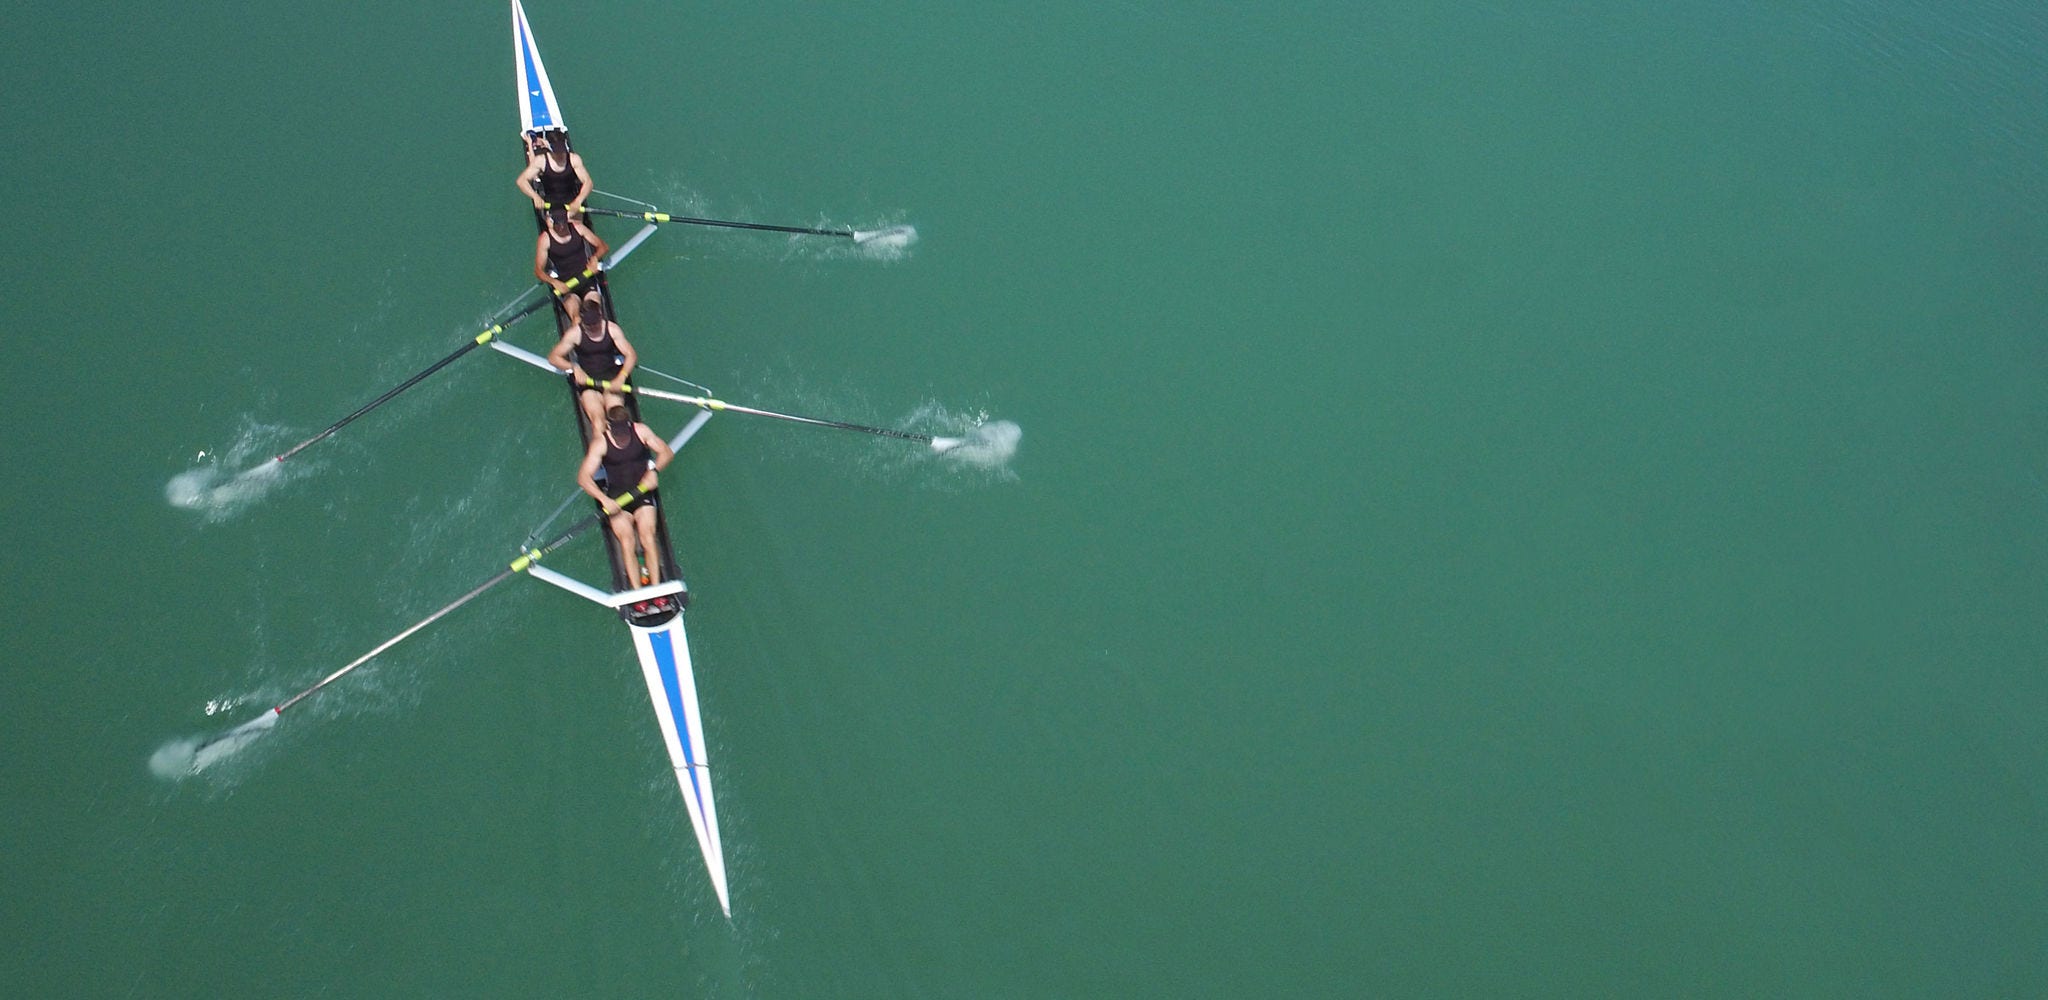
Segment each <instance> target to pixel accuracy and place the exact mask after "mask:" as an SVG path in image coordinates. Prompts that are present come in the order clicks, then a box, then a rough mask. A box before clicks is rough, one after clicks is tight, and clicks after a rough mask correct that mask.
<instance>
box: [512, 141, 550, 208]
mask: <svg viewBox="0 0 2048 1000" xmlns="http://www.w3.org/2000/svg"><path fill="white" fill-rule="evenodd" d="M539 176H540V158H539V157H536V156H533V155H532V154H528V155H527V157H526V169H525V170H521V171H520V172H519V179H518V180H516V181H514V182H513V185H514V186H515V187H517V188H519V193H520V194H523V195H525V196H526V200H528V201H530V202H533V207H535V208H539V207H541V206H542V205H544V204H546V203H545V202H543V201H541V200H540V192H539V191H537V190H535V189H534V186H533V181H534V178H536V177H539Z"/></svg>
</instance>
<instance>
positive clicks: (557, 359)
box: [548, 326, 576, 372]
mask: <svg viewBox="0 0 2048 1000" xmlns="http://www.w3.org/2000/svg"><path fill="white" fill-rule="evenodd" d="M575 347H576V328H575V327H574V326H571V327H569V332H567V333H564V334H562V339H561V340H558V341H556V342H555V349H554V350H552V351H549V352H548V364H551V365H554V366H555V367H556V368H559V369H561V370H562V371H565V372H566V371H570V370H571V366H570V364H569V352H570V351H571V350H574V349H575Z"/></svg>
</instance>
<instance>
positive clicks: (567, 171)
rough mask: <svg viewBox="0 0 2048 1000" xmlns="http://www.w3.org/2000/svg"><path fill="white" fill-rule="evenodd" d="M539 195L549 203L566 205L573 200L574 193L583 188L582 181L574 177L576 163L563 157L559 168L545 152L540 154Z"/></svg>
mask: <svg viewBox="0 0 2048 1000" xmlns="http://www.w3.org/2000/svg"><path fill="white" fill-rule="evenodd" d="M538 179H539V181H540V196H541V198H542V199H544V200H545V201H546V202H547V203H548V204H550V205H567V204H568V203H569V202H571V201H574V200H575V198H576V193H577V192H578V191H581V190H583V182H582V181H581V180H579V179H578V178H577V177H576V164H574V163H572V162H570V161H569V160H568V158H567V157H566V156H565V157H563V166H562V169H561V170H556V169H555V163H554V160H553V159H552V158H550V157H549V156H548V154H546V153H542V154H541V156H540V177H539V178H538Z"/></svg>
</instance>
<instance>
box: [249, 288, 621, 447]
mask: <svg viewBox="0 0 2048 1000" xmlns="http://www.w3.org/2000/svg"><path fill="white" fill-rule="evenodd" d="M596 273H597V272H595V271H585V272H583V273H582V274H581V275H578V276H576V277H574V278H571V279H569V280H568V281H567V282H566V284H567V285H568V286H569V288H570V290H572V291H573V290H574V289H575V288H576V286H578V285H580V284H582V283H583V282H584V281H586V280H588V279H589V278H590V276H591V275H593V274H596ZM561 294H562V293H558V292H552V291H551V292H550V293H549V294H548V295H543V296H541V297H540V298H538V299H535V300H533V301H532V302H529V303H527V304H526V305H524V306H521V307H520V309H519V311H518V312H515V313H513V314H512V315H510V316H507V317H505V318H504V319H502V320H499V321H498V322H496V323H493V324H491V325H490V327H488V328H487V329H485V330H484V332H482V333H479V334H477V335H476V336H475V337H473V338H471V339H470V341H469V343H467V344H464V345H462V346H461V347H458V348H456V349H455V353H453V354H450V355H448V356H447V357H445V358H442V359H441V360H439V361H436V362H434V363H433V364H431V365H428V366H427V367H426V368H425V369H423V370H422V371H421V372H420V373H419V374H417V375H414V376H413V377H411V378H409V379H406V380H405V381H403V382H400V383H398V385H396V386H394V387H392V389H391V390H390V391H389V392H386V393H385V394H383V395H382V396H378V397H377V398H376V399H373V400H370V401H369V402H367V403H364V404H363V405H362V406H361V407H358V408H357V409H356V411H355V412H354V413H351V414H349V415H348V416H346V417H343V418H341V419H340V420H337V421H335V422H334V423H332V424H330V425H328V427H327V429H326V430H323V431H321V432H320V433H318V434H315V435H313V436H312V437H309V438H307V439H305V440H304V441H301V442H299V443H298V444H295V445H292V446H291V447H290V448H287V449H285V450H284V452H282V453H281V454H279V455H278V456H277V457H276V458H275V459H273V461H277V462H282V461H284V460H285V459H287V458H290V457H292V456H293V455H296V454H298V453H299V452H302V451H305V450H306V449H307V448H310V447H312V446H313V445H316V444H319V443H320V442H321V441H324V440H326V439H327V438H328V437H329V436H331V435H332V434H333V433H334V432H335V431H338V430H340V429H342V428H344V427H347V426H348V425H349V424H351V423H354V422H355V420H356V418H357V417H360V416H362V415H363V414H365V413H368V412H370V411H371V410H374V409H376V408H377V407H380V406H383V405H384V404H385V403H388V402H391V400H392V399H393V398H394V397H396V396H397V395H398V394H399V393H401V392H404V391H405V390H407V389H410V388H412V387H413V386H416V385H418V384H420V383H421V382H423V381H425V380H426V378H427V376H429V375H432V374H434V373H435V372H437V371H440V370H441V369H443V368H446V367H448V366H449V365H451V364H453V363H454V362H455V359H457V358H459V357H462V356H463V355H465V354H468V353H469V352H471V351H474V350H476V349H477V348H479V347H482V346H484V345H485V344H488V343H490V342H491V339H492V338H494V337H496V336H497V335H498V334H501V333H504V332H505V328H506V327H508V326H511V325H512V324H514V323H517V322H519V321H520V320H522V319H525V318H526V317H528V316H531V315H533V314H534V313H536V312H539V311H540V308H541V307H542V306H545V305H547V304H548V303H549V302H550V301H553V300H554V299H555V298H558V297H560V295H561Z"/></svg>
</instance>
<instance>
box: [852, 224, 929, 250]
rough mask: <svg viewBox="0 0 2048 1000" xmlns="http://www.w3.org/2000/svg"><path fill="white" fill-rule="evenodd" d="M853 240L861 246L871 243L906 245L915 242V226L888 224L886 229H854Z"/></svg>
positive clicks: (885, 245) (894, 245) (890, 245)
mask: <svg viewBox="0 0 2048 1000" xmlns="http://www.w3.org/2000/svg"><path fill="white" fill-rule="evenodd" d="M853 241H854V242H855V243H858V244H861V245H862V246H866V245H867V244H870V243H872V244H874V245H876V246H880V247H907V246H909V245H910V244H912V243H915V242H917V227H915V226H890V227H889V228H887V229H856V230H854V231H853Z"/></svg>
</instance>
